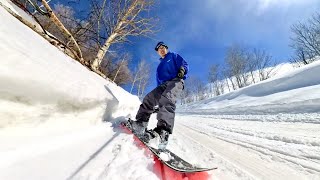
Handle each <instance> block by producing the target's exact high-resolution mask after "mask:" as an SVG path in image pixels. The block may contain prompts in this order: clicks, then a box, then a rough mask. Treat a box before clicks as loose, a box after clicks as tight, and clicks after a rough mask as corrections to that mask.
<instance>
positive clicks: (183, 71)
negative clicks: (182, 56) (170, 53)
mask: <svg viewBox="0 0 320 180" xmlns="http://www.w3.org/2000/svg"><path fill="white" fill-rule="evenodd" d="M185 72H186V70H185V69H184V67H182V66H181V67H180V69H179V71H178V78H180V79H182V78H183V76H184V73H185Z"/></svg>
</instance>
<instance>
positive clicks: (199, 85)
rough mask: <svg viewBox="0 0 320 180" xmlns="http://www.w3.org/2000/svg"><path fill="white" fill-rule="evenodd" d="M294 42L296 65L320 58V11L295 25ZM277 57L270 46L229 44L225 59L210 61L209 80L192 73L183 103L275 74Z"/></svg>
mask: <svg viewBox="0 0 320 180" xmlns="http://www.w3.org/2000/svg"><path fill="white" fill-rule="evenodd" d="M291 33H292V36H291V38H290V39H291V43H290V44H289V46H290V47H291V48H292V49H293V50H294V54H293V56H292V58H291V59H290V60H289V61H290V62H291V63H292V65H293V66H294V67H300V66H303V65H307V64H310V63H312V62H314V61H316V60H317V59H320V14H319V13H316V14H314V15H313V16H312V17H311V18H309V19H308V20H307V21H305V22H298V23H296V24H293V25H292V26H291ZM276 65H277V61H276V60H275V59H273V58H272V55H271V54H269V53H268V52H267V51H266V50H263V49H258V48H252V49H249V48H246V47H245V46H244V45H238V44H233V45H231V46H230V47H228V48H227V50H226V53H225V57H224V62H223V63H221V64H218V63H216V64H212V65H210V67H209V69H208V70H207V72H208V78H207V82H204V81H202V80H201V79H200V78H198V77H190V78H189V79H188V81H186V88H185V91H184V92H183V94H182V96H181V103H182V104H185V103H190V102H194V101H199V100H203V99H206V98H209V97H213V96H219V95H221V94H224V93H227V92H231V91H234V90H237V89H240V88H243V87H246V86H248V85H251V84H255V83H257V82H259V81H263V80H266V79H268V78H270V77H271V76H272V75H273V73H272V72H273V70H274V67H275V66H276Z"/></svg>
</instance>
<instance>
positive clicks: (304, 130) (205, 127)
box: [173, 113, 320, 179]
mask: <svg viewBox="0 0 320 180" xmlns="http://www.w3.org/2000/svg"><path fill="white" fill-rule="evenodd" d="M187 114H188V115H186V114H179V115H178V116H177V125H176V131H177V132H176V133H177V134H180V136H184V138H181V137H180V138H179V140H180V139H189V140H190V142H188V145H189V144H199V145H200V146H202V149H207V150H208V151H210V152H211V155H212V156H213V157H214V158H212V159H210V161H211V162H208V163H209V164H210V163H211V164H212V163H215V164H219V168H222V169H219V170H217V171H215V172H213V176H214V174H215V173H216V174H217V176H218V177H220V178H221V177H222V179H233V178H234V177H232V176H234V175H235V174H237V178H240V179H319V178H320V155H319V154H320V134H319V133H318V132H320V124H319V123H315V124H313V123H310V122H308V123H305V122H304V121H305V120H298V119H297V118H292V119H293V121H294V123H293V122H292V121H291V122H282V121H281V118H280V119H278V121H263V120H253V119H255V118H256V119H259V116H258V115H254V116H250V115H238V116H237V115H216V116H215V115H199V114H196V115H191V113H187ZM281 116H282V117H285V116H284V115H279V117H281ZM286 116H289V115H286ZM302 116H304V115H302ZM248 117H251V118H248ZM253 117H254V118H253ZM290 117H299V115H291V116H290ZM304 117H306V116H304ZM307 117H308V116H307ZM309 117H311V115H310V116H309ZM312 117H313V119H315V118H318V117H317V116H312ZM246 118H247V119H246ZM261 118H262V119H265V120H266V119H273V118H274V117H272V116H267V115H265V116H261V117H260V119H261ZM283 119H286V118H283ZM173 139H174V138H173ZM184 141H186V140H184ZM192 141H193V142H192ZM173 143H175V145H176V146H182V145H179V144H177V142H173ZM202 151H204V150H202ZM193 153H194V154H196V152H193ZM188 154H192V153H190V152H189V153H188ZM197 155H198V154H197ZM207 156H208V155H207ZM208 157H209V156H208ZM198 161H201V160H198ZM202 164H203V163H202ZM221 165H222V166H221ZM220 166H221V167H220ZM227 169H229V170H227ZM228 172H229V173H230V172H234V174H229V175H228ZM228 176H230V177H228Z"/></svg>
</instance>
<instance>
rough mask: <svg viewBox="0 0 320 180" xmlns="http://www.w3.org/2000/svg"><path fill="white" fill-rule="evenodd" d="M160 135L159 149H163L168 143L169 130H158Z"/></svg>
mask: <svg viewBox="0 0 320 180" xmlns="http://www.w3.org/2000/svg"><path fill="white" fill-rule="evenodd" d="M159 136H160V143H159V145H158V146H159V149H165V148H166V147H167V145H168V140H169V132H168V131H166V130H164V129H161V130H160V132H159Z"/></svg>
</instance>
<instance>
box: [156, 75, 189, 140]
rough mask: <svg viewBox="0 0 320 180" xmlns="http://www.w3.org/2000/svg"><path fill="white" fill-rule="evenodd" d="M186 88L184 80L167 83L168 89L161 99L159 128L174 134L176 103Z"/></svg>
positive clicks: (158, 117)
mask: <svg viewBox="0 0 320 180" xmlns="http://www.w3.org/2000/svg"><path fill="white" fill-rule="evenodd" d="M183 87H184V81H183V80H182V79H178V78H176V79H173V80H171V81H167V82H166V89H165V90H164V92H163V93H162V95H161V97H160V99H159V112H158V114H157V119H158V124H157V128H160V129H161V128H164V129H166V130H167V131H169V133H170V134H171V133H172V130H173V126H174V117H175V110H176V101H177V98H178V97H179V95H180V94H181V92H182V90H183Z"/></svg>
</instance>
